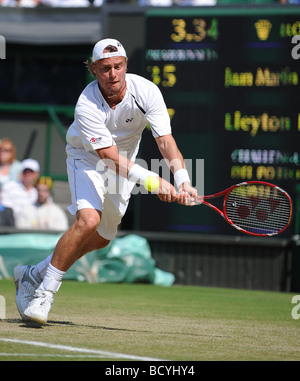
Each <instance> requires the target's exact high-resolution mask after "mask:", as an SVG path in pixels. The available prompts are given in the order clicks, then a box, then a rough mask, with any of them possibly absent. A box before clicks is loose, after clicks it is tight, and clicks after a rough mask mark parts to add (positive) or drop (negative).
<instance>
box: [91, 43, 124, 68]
mask: <svg viewBox="0 0 300 381" xmlns="http://www.w3.org/2000/svg"><path fill="white" fill-rule="evenodd" d="M108 45H112V46H114V47H115V48H117V49H118V51H117V52H107V53H103V51H104V50H105V48H106V47H107V46H108ZM119 56H121V57H127V56H126V52H125V49H124V48H123V45H122V44H121V42H119V41H118V40H114V39H113V38H105V39H104V40H100V41H98V42H97V44H96V45H95V46H94V49H93V55H92V61H93V62H95V61H97V60H102V59H103V58H110V57H119Z"/></svg>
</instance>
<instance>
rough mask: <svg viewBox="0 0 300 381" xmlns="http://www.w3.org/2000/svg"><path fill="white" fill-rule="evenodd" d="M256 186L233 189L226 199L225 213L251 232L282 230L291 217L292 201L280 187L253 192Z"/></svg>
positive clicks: (275, 231)
mask: <svg viewBox="0 0 300 381" xmlns="http://www.w3.org/2000/svg"><path fill="white" fill-rule="evenodd" d="M253 193H255V192H253V186H249V185H244V186H242V187H238V188H235V189H233V190H232V191H231V192H230V193H229V194H228V196H227V198H226V203H225V212H226V214H227V217H228V219H229V220H231V222H232V223H233V224H234V225H235V226H236V227H237V228H238V229H242V230H245V231H248V232H250V233H255V234H261V235H265V234H266V235H272V234H276V233H278V232H280V231H282V230H283V229H284V228H285V227H286V226H287V225H288V224H289V222H290V219H291V202H290V199H289V197H288V196H287V194H286V193H285V192H283V191H282V190H280V189H278V188H274V189H273V188H270V187H266V189H262V188H261V187H260V194H259V195H257V194H253Z"/></svg>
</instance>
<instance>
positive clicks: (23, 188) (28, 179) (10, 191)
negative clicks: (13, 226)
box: [2, 159, 40, 220]
mask: <svg viewBox="0 0 300 381" xmlns="http://www.w3.org/2000/svg"><path fill="white" fill-rule="evenodd" d="M39 174H40V165H39V163H38V162H37V161H36V160H34V159H25V160H23V161H22V164H21V174H20V179H19V180H18V181H8V182H6V183H5V184H4V185H3V186H2V203H3V205H4V206H6V207H8V208H12V209H13V211H14V218H15V220H17V218H18V216H19V214H20V212H21V211H22V209H24V207H25V206H27V205H30V204H34V203H35V202H36V201H37V198H38V191H37V189H36V187H35V184H36V181H37V179H38V178H39Z"/></svg>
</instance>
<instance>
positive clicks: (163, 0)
mask: <svg viewBox="0 0 300 381" xmlns="http://www.w3.org/2000/svg"><path fill="white" fill-rule="evenodd" d="M103 4H133V5H134V4H135V5H140V6H156V7H159V6H163V7H168V6H173V5H175V6H201V5H215V4H216V0H132V1H130V0H128V1H124V0H0V5H2V6H5V7H16V6H19V7H30V8H34V7H37V6H39V7H65V8H68V7H70V8H71V7H88V6H90V5H93V6H96V7H100V6H102V5H103Z"/></svg>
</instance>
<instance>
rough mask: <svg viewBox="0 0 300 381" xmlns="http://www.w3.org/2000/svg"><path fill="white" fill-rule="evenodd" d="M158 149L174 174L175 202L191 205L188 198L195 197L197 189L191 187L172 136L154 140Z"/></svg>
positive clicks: (181, 157)
mask: <svg viewBox="0 0 300 381" xmlns="http://www.w3.org/2000/svg"><path fill="white" fill-rule="evenodd" d="M155 140H156V143H157V146H158V149H159V151H160V153H161V154H162V156H163V157H164V159H165V160H166V163H167V165H168V166H169V168H170V170H171V171H172V173H173V174H174V178H175V182H176V185H177V187H178V191H179V194H178V197H177V201H178V202H179V203H180V204H189V205H190V204H191V202H190V197H191V196H192V197H195V196H197V189H196V188H194V187H193V186H192V185H191V181H190V179H189V176H188V173H187V170H186V167H185V163H184V158H183V156H182V154H181V152H180V150H179V148H178V146H177V143H176V141H175V139H174V137H173V135H171V134H168V135H163V136H159V137H157V138H155Z"/></svg>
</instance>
